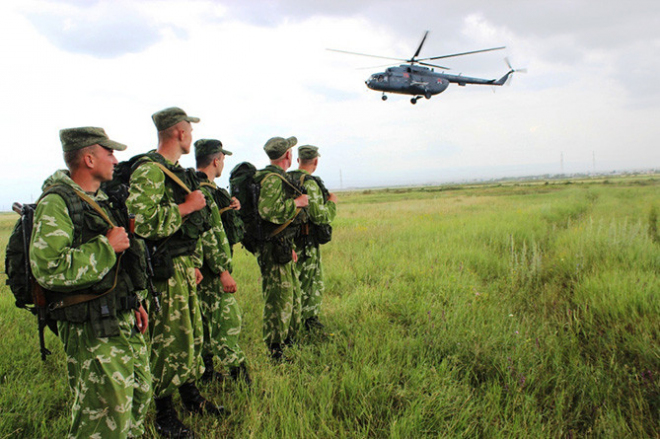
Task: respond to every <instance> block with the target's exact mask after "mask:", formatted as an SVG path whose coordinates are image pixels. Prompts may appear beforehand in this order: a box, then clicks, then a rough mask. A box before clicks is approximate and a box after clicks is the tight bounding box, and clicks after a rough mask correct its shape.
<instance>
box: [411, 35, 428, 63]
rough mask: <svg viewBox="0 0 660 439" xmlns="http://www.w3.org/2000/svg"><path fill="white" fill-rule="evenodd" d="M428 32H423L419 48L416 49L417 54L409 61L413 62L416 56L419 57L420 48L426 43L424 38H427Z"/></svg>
mask: <svg viewBox="0 0 660 439" xmlns="http://www.w3.org/2000/svg"><path fill="white" fill-rule="evenodd" d="M428 34H429V31H426V32H424V36H423V37H422V42H421V43H419V47H418V48H417V52H415V54H414V55H413V57H412V58H410V61H413V60H414V59H415V58H417V55H419V52H420V51H421V50H422V46H423V45H424V42H425V41H426V37H427V36H428Z"/></svg>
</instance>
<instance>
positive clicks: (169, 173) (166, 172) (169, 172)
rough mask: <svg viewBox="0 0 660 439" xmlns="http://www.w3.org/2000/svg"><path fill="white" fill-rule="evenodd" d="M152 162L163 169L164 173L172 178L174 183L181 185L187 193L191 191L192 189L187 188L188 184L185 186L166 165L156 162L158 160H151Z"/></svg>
mask: <svg viewBox="0 0 660 439" xmlns="http://www.w3.org/2000/svg"><path fill="white" fill-rule="evenodd" d="M153 163H155V164H156V166H158V167H159V168H160V170H161V171H163V173H164V174H165V175H167V176H168V177H170V178H171V179H172V181H174V182H175V183H176V184H178V185H179V186H181V187H182V188H183V190H185V191H186V193H188V194H189V193H191V192H192V191H191V190H190V188H188V186H187V185H186V184H185V183H184V182H183V181H181V179H180V178H179V177H177V176H176V174H175V173H174V172H172V171H170V170H169V169H167V167H166V166H165V165H163V164H162V163H158V162H153Z"/></svg>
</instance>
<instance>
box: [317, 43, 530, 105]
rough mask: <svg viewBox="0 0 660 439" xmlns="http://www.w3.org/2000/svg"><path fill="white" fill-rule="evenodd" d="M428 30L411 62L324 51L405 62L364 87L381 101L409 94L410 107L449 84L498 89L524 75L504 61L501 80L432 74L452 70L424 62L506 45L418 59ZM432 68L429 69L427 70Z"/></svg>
mask: <svg viewBox="0 0 660 439" xmlns="http://www.w3.org/2000/svg"><path fill="white" fill-rule="evenodd" d="M428 34H429V31H426V32H425V33H424V37H423V38H422V41H421V43H419V47H418V48H417V51H416V52H415V54H414V55H413V56H412V58H410V59H402V58H390V57H387V56H379V55H368V54H366V53H357V52H349V51H346V50H337V49H327V50H330V51H333V52H340V53H347V54H350V55H359V56H368V57H372V58H381V59H390V60H396V61H403V62H406V63H408V64H407V65H406V64H402V65H399V66H396V67H394V66H393V67H388V68H387V69H386V70H385V71H384V72H379V73H374V74H373V75H371V76H370V77H369V79H367V80H366V81H365V84H366V85H367V87H369V88H370V89H372V90H376V91H382V92H383V96H382V98H381V99H382V100H383V101H386V100H387V95H386V94H385V93H398V94H404V95H412V96H413V97H412V98H411V99H410V103H412V104H413V105H414V104H416V103H417V100H418V99H421V98H422V97H424V98H426V99H431V97H432V96H434V95H437V94H440V93H442V92H443V91H445V90H446V89H447V87H449V84H451V83H454V84H458V85H459V86H461V87H465V85H467V84H479V85H492V86H501V85H504V84H506V83H507V82H508V81H509V78H510V77H511V75H512V74H513V73H516V72H520V73H524V72H526V70H525V69H518V70H516V69H514V68H513V67H511V63H510V62H509V60H508V59H506V58H505V59H504V61H505V62H506V64H507V66H508V67H509V71H508V72H507V73H506V74H505V75H504V76H502V77H501V78H500V79H497V80H496V79H482V78H471V77H469V76H463V75H450V74H448V73H438V72H435V70H434V69H433V67H437V68H439V69H442V70H451V69H450V68H449V67H444V66H439V65H435V64H429V63H427V62H426V61H430V60H436V59H443V58H452V57H456V56H463V55H472V54H475V53H483V52H491V51H494V50H502V49H505V48H506V46H502V47H491V48H490V49H481V50H473V51H470V52H461V53H452V54H450V55H440V56H431V57H428V58H417V57H418V56H419V53H420V51H421V50H422V46H423V45H424V42H426V37H427V36H428ZM429 67H432V68H429Z"/></svg>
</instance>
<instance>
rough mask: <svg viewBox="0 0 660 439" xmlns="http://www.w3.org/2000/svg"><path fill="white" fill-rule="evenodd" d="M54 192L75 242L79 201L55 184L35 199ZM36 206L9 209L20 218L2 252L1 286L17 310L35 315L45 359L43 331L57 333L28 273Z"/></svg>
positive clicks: (80, 221) (79, 225)
mask: <svg viewBox="0 0 660 439" xmlns="http://www.w3.org/2000/svg"><path fill="white" fill-rule="evenodd" d="M51 193H55V194H58V195H60V196H61V197H62V198H63V199H64V201H65V202H66V204H67V209H68V210H69V216H70V217H71V221H72V222H73V228H74V241H79V240H80V239H81V237H82V232H81V230H82V227H83V221H84V207H83V204H82V201H81V200H80V199H78V198H77V197H76V196H75V195H72V194H71V191H70V190H68V189H67V188H66V187H65V186H64V185H61V184H56V185H53V186H51V187H49V188H47V189H46V190H45V191H44V193H43V194H42V195H41V197H39V199H40V200H41V198H43V197H45V196H46V195H48V194H51ZM37 204H38V201H37V203H33V204H23V205H21V204H20V203H14V204H13V205H12V209H13V210H14V212H16V213H18V214H19V215H21V218H20V219H19V220H18V221H16V224H15V225H14V229H13V231H12V233H11V235H10V236H9V240H8V241H7V248H6V251H5V273H6V274H7V280H6V281H5V283H6V284H7V285H8V286H9V289H10V290H11V292H12V294H13V295H14V299H15V305H16V307H17V308H23V309H26V310H28V311H30V312H31V313H32V314H34V315H36V316H37V318H38V323H39V344H40V349H41V359H42V360H45V359H46V355H49V354H50V351H49V350H48V349H47V348H46V345H45V342H44V329H45V327H46V326H48V327H49V328H50V329H51V330H52V331H53V333H55V334H57V326H56V325H55V322H54V321H53V320H51V319H49V318H48V308H47V303H46V295H45V292H44V290H43V289H42V288H41V286H39V284H37V281H36V280H35V278H34V276H33V275H32V270H31V269H30V238H31V237H32V228H33V225H34V224H33V223H34V212H35V210H36V208H37Z"/></svg>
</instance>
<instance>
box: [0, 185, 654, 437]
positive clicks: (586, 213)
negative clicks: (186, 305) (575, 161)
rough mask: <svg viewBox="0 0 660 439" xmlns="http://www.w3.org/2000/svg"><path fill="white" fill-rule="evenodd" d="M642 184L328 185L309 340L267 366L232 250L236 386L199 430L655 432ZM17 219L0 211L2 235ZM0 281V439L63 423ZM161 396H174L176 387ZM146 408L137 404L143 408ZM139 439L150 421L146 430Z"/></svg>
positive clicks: (250, 266)
mask: <svg viewBox="0 0 660 439" xmlns="http://www.w3.org/2000/svg"><path fill="white" fill-rule="evenodd" d="M659 189H660V181H658V180H657V179H654V178H646V179H626V180H616V179H612V180H605V181H598V182H589V181H583V182H579V183H576V182H573V183H571V182H563V183H552V184H533V185H492V186H470V187H467V186H465V187H460V186H459V187H453V188H422V189H414V190H413V189H397V190H379V191H375V190H374V191H363V192H353V193H342V194H340V206H339V215H338V219H337V221H336V223H335V226H334V229H335V232H334V238H333V241H332V242H331V243H329V244H328V245H326V246H324V247H323V258H324V262H325V267H326V290H327V292H326V297H325V303H324V308H323V316H322V320H323V321H324V323H325V324H326V328H327V329H328V333H329V334H328V336H327V337H326V338H322V337H312V336H307V337H306V338H304V339H303V340H302V342H301V343H300V344H299V345H298V346H296V347H293V348H291V349H290V350H288V351H287V352H286V354H287V357H288V358H289V359H290V360H291V361H290V362H289V363H284V364H278V365H274V364H272V363H271V362H270V360H269V358H268V357H267V355H266V350H265V347H264V345H263V343H262V342H261V311H262V300H261V294H260V291H259V285H260V281H259V278H258V276H259V274H258V268H257V264H256V261H255V259H254V258H253V257H252V256H251V255H249V254H247V253H246V252H245V251H243V250H238V251H237V255H236V258H235V276H236V278H237V280H238V282H239V293H238V295H239V296H238V297H239V301H240V303H241V306H242V307H243V310H244V328H243V336H242V337H243V347H244V349H245V350H246V352H247V355H248V358H249V362H250V367H251V371H252V375H253V379H254V384H253V387H252V389H251V390H248V389H246V388H245V387H242V386H233V385H231V384H226V385H213V386H211V387H204V388H203V392H204V393H206V394H208V395H211V396H212V398H213V399H214V400H216V401H217V402H221V403H223V404H224V405H226V406H228V407H229V408H230V410H231V415H229V416H228V417H227V418H225V419H223V420H217V419H212V418H200V417H192V416H189V417H186V418H185V422H186V423H188V424H190V425H192V426H194V428H195V429H196V431H197V432H198V433H199V436H201V437H209V438H212V437H232V438H275V437H281V438H335V437H339V438H425V437H429V438H430V437H447V438H475V437H477V438H491V437H492V438H548V437H551V438H578V437H579V438H582V437H594V438H658V437H660V300H659V299H660V298H659V292H660V276H659V274H660V237H659V236H658V229H657V227H658V218H657V217H658V212H659V211H660V198H659V196H658V195H659V194H660V192H659ZM16 218H17V216H16V215H15V214H6V215H4V216H0V246H1V248H2V251H3V253H2V255H3V260H4V247H5V245H6V240H7V237H8V234H9V233H10V230H11V227H12V226H13V223H14V221H15V220H16ZM2 284H3V286H2V287H0V288H2V294H0V331H1V334H2V337H0V353H1V355H0V438H14V437H26V438H39V437H44V438H51V437H64V435H65V433H66V430H67V427H68V422H69V421H68V408H69V402H70V399H69V394H68V389H67V387H66V383H65V368H64V355H63V352H62V347H61V344H60V343H59V341H58V340H57V339H56V338H55V337H54V336H52V334H48V337H47V344H48V346H49V347H50V348H51V350H53V351H54V354H53V355H52V356H50V357H49V358H48V360H47V362H46V363H42V362H41V360H40V359H39V356H38V341H37V337H36V322H35V321H34V318H33V317H32V316H31V315H30V314H28V313H26V312H25V311H22V310H18V309H16V308H15V307H14V304H13V299H12V296H11V294H9V291H8V289H7V287H5V286H4V276H3V277H2ZM177 403H178V402H177ZM151 418H153V413H151V415H150V419H151ZM153 435H154V432H153V427H152V426H151V423H150V426H149V434H148V435H147V436H148V437H151V436H153Z"/></svg>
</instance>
